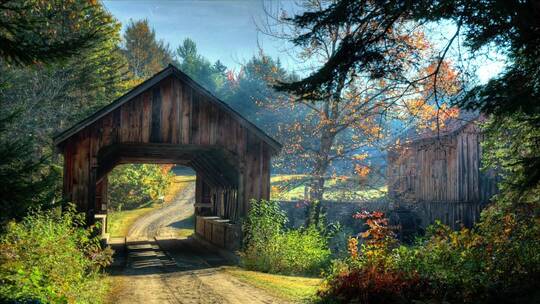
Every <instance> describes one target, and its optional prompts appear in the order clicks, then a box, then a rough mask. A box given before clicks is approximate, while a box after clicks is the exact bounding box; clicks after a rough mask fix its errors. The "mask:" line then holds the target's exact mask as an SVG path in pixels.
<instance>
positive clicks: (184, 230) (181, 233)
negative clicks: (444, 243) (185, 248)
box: [178, 228, 195, 238]
mask: <svg viewBox="0 0 540 304" xmlns="http://www.w3.org/2000/svg"><path fill="white" fill-rule="evenodd" d="M194 233H195V230H193V229H189V228H180V229H178V237H181V238H187V237H189V236H191V235H193V234H194Z"/></svg>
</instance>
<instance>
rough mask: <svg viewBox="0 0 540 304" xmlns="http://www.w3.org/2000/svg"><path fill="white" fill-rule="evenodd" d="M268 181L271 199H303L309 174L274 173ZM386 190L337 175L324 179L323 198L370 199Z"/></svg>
mask: <svg viewBox="0 0 540 304" xmlns="http://www.w3.org/2000/svg"><path fill="white" fill-rule="evenodd" d="M270 182H271V185H272V191H271V199H273V200H285V201H288V200H299V199H304V193H305V186H306V185H307V184H308V183H309V176H308V175H302V174H282V175H274V176H272V177H271V179H270ZM362 188H365V189H362ZM386 192H387V189H386V186H379V187H374V188H369V189H368V188H367V187H362V185H361V183H360V180H359V179H358V177H350V176H338V177H332V178H329V179H327V180H326V182H325V193H324V199H326V200H335V201H355V200H371V199H377V198H381V197H383V196H385V195H386Z"/></svg>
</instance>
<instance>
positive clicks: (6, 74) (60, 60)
mask: <svg viewBox="0 0 540 304" xmlns="http://www.w3.org/2000/svg"><path fill="white" fill-rule="evenodd" d="M0 14H1V15H2V18H1V21H0V26H2V24H3V23H2V22H4V21H5V20H10V21H11V22H14V23H20V25H16V24H14V25H9V26H11V27H7V28H0V36H2V35H3V34H6V33H10V34H9V35H8V38H7V39H13V40H12V42H13V41H17V43H18V45H17V46H16V47H15V48H13V47H12V45H11V42H8V43H0V107H1V111H0V113H2V114H1V117H0V185H1V186H0V198H1V199H0V209H1V210H0V212H1V216H0V221H5V220H7V219H12V218H15V219H18V218H21V217H22V216H24V215H25V213H26V212H27V210H28V208H30V207H31V206H38V205H39V206H51V205H52V204H54V199H53V198H55V197H58V194H59V192H60V191H59V186H60V185H61V183H60V178H59V177H60V174H59V171H60V170H59V169H58V168H59V167H60V166H58V165H57V164H55V162H54V161H53V159H52V152H53V151H52V148H53V147H52V145H51V139H52V135H53V134H54V133H55V132H57V131H59V130H61V129H64V128H65V127H67V126H68V125H71V124H73V123H74V122H75V121H76V120H77V119H79V118H80V117H81V116H82V115H83V113H85V112H87V111H91V110H92V109H93V108H94V107H97V106H102V105H104V104H106V103H108V102H111V101H112V100H113V99H114V98H115V97H116V96H118V95H119V94H120V93H122V92H123V91H124V90H125V87H124V84H123V80H124V79H125V78H124V72H123V70H125V68H123V66H125V61H124V59H123V57H122V56H121V53H120V52H119V50H118V48H117V44H118V42H119V30H120V25H119V24H118V23H117V22H115V21H113V18H112V17H111V16H110V15H109V14H108V13H107V12H106V11H105V10H104V9H103V8H102V7H101V5H100V4H99V3H96V4H92V3H83V2H73V3H72V1H45V2H43V1H19V2H16V3H14V2H12V1H7V2H5V1H4V2H2V3H1V4H0ZM64 14H68V16H65V15H64ZM80 14H82V15H80ZM4 17H6V18H7V19H6V18H4ZM87 18H90V19H87ZM90 20H91V21H90ZM4 29H5V31H4ZM17 31H20V32H17ZM88 33H93V34H91V35H90V34H88ZM87 34H88V35H87ZM98 34H99V35H98ZM79 36H80V37H79ZM77 37H78V38H77ZM81 37H82V38H81ZM79 39H81V40H84V41H79ZM86 40H87V41H86ZM76 42H80V43H76ZM49 51H50V52H49ZM74 54H77V56H74Z"/></svg>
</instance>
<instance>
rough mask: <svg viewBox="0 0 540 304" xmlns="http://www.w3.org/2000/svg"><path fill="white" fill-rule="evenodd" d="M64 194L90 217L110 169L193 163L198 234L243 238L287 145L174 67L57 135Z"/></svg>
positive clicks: (228, 242)
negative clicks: (241, 229)
mask: <svg viewBox="0 0 540 304" xmlns="http://www.w3.org/2000/svg"><path fill="white" fill-rule="evenodd" d="M55 145H56V146H57V148H58V149H59V150H60V151H61V153H62V154H63V156H64V186H63V187H64V188H63V189H64V196H65V199H66V200H67V201H71V202H74V203H75V204H76V206H77V207H78V209H79V210H80V211H83V212H85V213H86V214H87V215H88V219H89V220H90V221H92V220H93V219H94V217H95V215H96V214H106V212H107V174H108V173H109V172H110V171H111V170H112V169H113V168H114V167H115V166H117V165H119V164H126V163H157V164H159V163H163V164H179V165H184V166H189V167H191V168H193V169H194V170H195V172H196V173H197V181H196V191H195V193H196V195H195V215H196V216H197V221H196V232H197V233H198V234H199V236H201V237H203V238H205V239H207V240H209V241H211V242H213V243H214V244H216V245H219V246H222V247H225V248H231V247H234V246H236V245H235V244H238V242H239V234H238V225H237V223H238V220H239V219H240V218H242V217H243V216H244V215H245V214H246V211H247V210H248V208H249V202H250V200H251V199H257V200H258V199H268V198H269V194H270V161H271V157H272V155H275V154H276V153H278V151H279V150H280V148H281V145H280V144H279V143H278V142H276V141H275V140H274V139H272V138H271V137H270V136H268V135H267V134H265V133H264V132H263V131H262V130H260V129H259V128H257V126H255V125H254V124H252V123H251V122H249V121H248V120H246V119H245V118H243V117H242V116H241V115H240V114H238V112H236V111H234V110H233V109H232V108H230V107H229V106H228V105H227V104H225V103H224V102H222V101H221V100H219V99H218V98H216V97H215V96H213V95H212V94H211V93H210V92H208V91H207V90H206V89H204V88H203V87H202V86H201V85H199V84H197V83H196V82H195V81H193V80H192V79H191V78H189V77H188V76H187V75H186V74H184V73H183V72H181V71H180V70H178V69H177V68H175V67H174V66H172V65H169V66H168V67H167V68H165V69H164V70H162V71H161V72H159V73H157V74H156V75H154V76H153V77H152V78H150V79H148V80H146V81H145V82H143V83H142V84H140V85H139V86H137V87H135V88H134V89H132V90H131V91H130V92H128V93H127V94H125V95H124V96H122V97H120V98H119V99H117V100H116V101H114V102H112V103H111V104H109V105H107V106H105V107H104V108H102V109H100V110H99V111H97V112H96V113H94V114H93V115H91V116H89V117H87V118H86V119H84V120H82V121H81V122H79V123H77V124H76V125H74V126H73V127H71V128H69V129H68V130H66V131H64V132H63V133H61V134H59V135H58V136H56V137H55Z"/></svg>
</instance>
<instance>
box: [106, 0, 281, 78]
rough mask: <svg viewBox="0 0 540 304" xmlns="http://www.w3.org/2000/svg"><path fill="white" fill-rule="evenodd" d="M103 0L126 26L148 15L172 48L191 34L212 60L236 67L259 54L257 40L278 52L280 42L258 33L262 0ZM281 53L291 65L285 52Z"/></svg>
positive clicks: (265, 47) (162, 37)
mask: <svg viewBox="0 0 540 304" xmlns="http://www.w3.org/2000/svg"><path fill="white" fill-rule="evenodd" d="M103 3H104V5H105V7H106V8H107V9H108V10H109V11H110V12H111V13H112V14H113V15H114V16H115V17H116V18H117V19H118V20H119V21H120V22H121V23H122V25H123V28H125V26H126V25H127V24H128V23H129V20H130V19H133V20H138V19H145V18H146V19H148V20H149V22H150V24H151V25H152V26H153V27H154V29H155V30H156V35H157V37H158V38H159V39H163V40H165V41H166V42H168V43H169V44H170V46H171V47H172V48H173V49H176V47H177V46H178V45H179V44H180V43H181V42H182V41H183V40H184V39H185V38H188V37H189V38H191V39H193V40H194V41H195V42H196V43H197V47H198V49H199V52H200V53H201V54H202V55H203V56H205V57H207V58H208V59H210V60H211V61H216V60H218V59H219V60H220V61H222V62H223V63H224V64H225V65H226V66H228V67H234V68H237V67H238V66H239V65H240V64H241V63H242V62H244V61H247V60H248V59H249V58H250V57H251V56H253V55H255V54H257V53H258V46H257V43H258V42H259V43H261V44H262V45H261V46H262V47H263V48H264V50H265V52H266V53H268V54H269V55H271V56H273V57H275V56H278V55H279V47H280V44H279V43H277V42H276V41H271V39H269V38H268V37H265V36H264V35H260V34H258V33H257V28H256V24H255V23H256V22H259V21H261V19H260V18H262V17H263V16H264V10H263V2H262V1H259V0H252V1H249V0H233V1H217V0H214V1H212V0H206V1H201V0H199V1H172V0H169V1H124V0H110V1H103ZM280 57H283V58H281V59H282V60H284V61H285V62H284V63H285V64H286V65H289V64H288V62H289V60H288V58H285V57H286V56H280ZM288 67H289V68H290V67H292V66H291V65H289V66H288Z"/></svg>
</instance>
